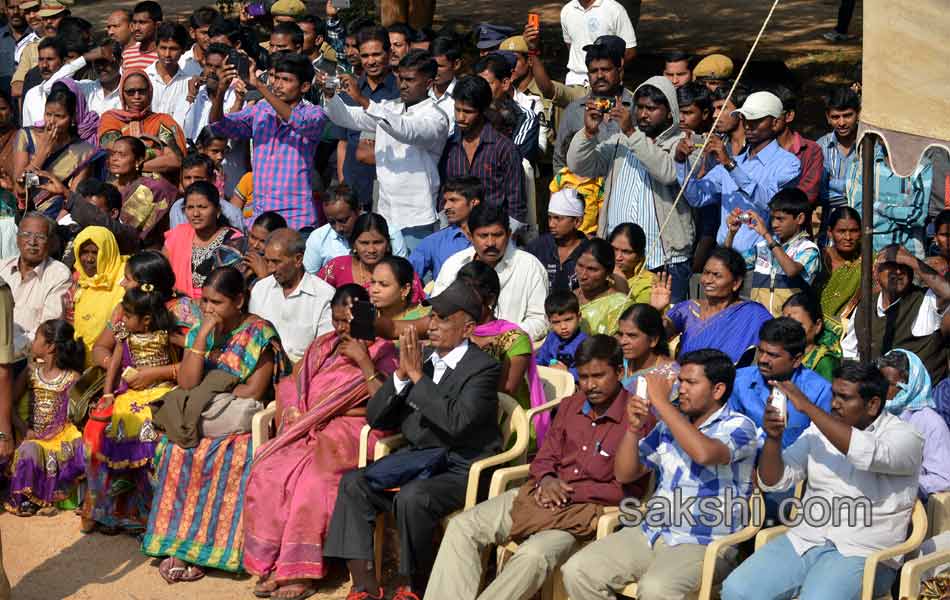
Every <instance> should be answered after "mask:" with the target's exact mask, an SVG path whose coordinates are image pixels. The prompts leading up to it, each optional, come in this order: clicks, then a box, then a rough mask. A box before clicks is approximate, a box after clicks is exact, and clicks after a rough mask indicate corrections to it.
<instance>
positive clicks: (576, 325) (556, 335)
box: [534, 290, 587, 382]
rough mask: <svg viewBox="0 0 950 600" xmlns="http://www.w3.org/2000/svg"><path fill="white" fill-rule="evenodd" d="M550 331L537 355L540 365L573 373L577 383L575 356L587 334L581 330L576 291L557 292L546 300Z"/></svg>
mask: <svg viewBox="0 0 950 600" xmlns="http://www.w3.org/2000/svg"><path fill="white" fill-rule="evenodd" d="M544 312H545V314H546V315H547V317H548V323H549V324H550V326H551V331H550V332H548V336H547V337H546V338H544V343H543V344H542V345H541V347H540V348H539V349H538V351H537V352H536V353H535V355H534V360H535V362H537V364H538V365H539V366H542V367H552V368H554V369H561V370H565V371H570V372H571V375H573V376H574V381H575V382H577V369H576V368H575V367H574V354H575V353H576V352H577V348H578V346H580V345H581V342H583V341H584V340H586V339H587V334H586V333H584V332H583V331H581V305H580V303H579V302H578V301H577V296H575V295H574V292H571V291H568V290H554V291H553V292H551V293H550V295H548V297H547V298H546V299H545V300H544Z"/></svg>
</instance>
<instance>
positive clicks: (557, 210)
mask: <svg viewBox="0 0 950 600" xmlns="http://www.w3.org/2000/svg"><path fill="white" fill-rule="evenodd" d="M548 213H549V214H552V215H557V216H559V217H576V218H580V217H583V216H584V203H583V202H582V201H581V199H580V198H578V197H577V190H575V189H573V188H564V189H561V190H558V191H556V192H554V193H553V194H551V201H550V202H549V203H548Z"/></svg>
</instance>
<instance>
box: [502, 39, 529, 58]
mask: <svg viewBox="0 0 950 600" xmlns="http://www.w3.org/2000/svg"><path fill="white" fill-rule="evenodd" d="M498 49H499V50H506V51H508V52H520V53H522V54H527V53H528V42H526V41H525V39H524V36H523V35H513V36H511V37H510V38H508V39H507V40H505V41H503V42H502V43H501V46H499V47H498Z"/></svg>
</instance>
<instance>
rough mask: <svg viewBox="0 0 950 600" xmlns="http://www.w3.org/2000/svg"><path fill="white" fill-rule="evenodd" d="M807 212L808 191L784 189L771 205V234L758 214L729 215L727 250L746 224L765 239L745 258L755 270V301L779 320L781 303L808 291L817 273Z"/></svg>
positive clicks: (815, 248) (816, 254)
mask: <svg viewBox="0 0 950 600" xmlns="http://www.w3.org/2000/svg"><path fill="white" fill-rule="evenodd" d="M808 212H809V204H808V197H807V196H806V195H805V192H803V191H801V190H800V189H798V188H784V189H781V190H779V191H778V193H777V194H775V196H773V197H772V201H771V202H769V220H770V221H771V224H772V231H771V232H769V230H768V228H766V226H765V223H763V222H762V219H761V218H760V217H759V216H758V215H757V214H756V213H755V211H748V212H742V210H740V209H738V208H736V209H735V210H733V211H732V213H731V214H730V215H729V219H728V226H729V232H728V233H727V234H726V240H725V245H726V246H727V247H730V248H731V247H732V240H733V238H734V237H735V235H736V233H737V232H738V231H739V228H740V227H742V226H743V225H744V226H746V227H749V228H751V229H753V230H754V231H755V232H756V233H758V234H759V235H760V236H762V239H761V240H759V242H757V243H756V244H755V246H753V247H752V248H749V249H748V250H747V251H746V252H745V253H743V256H744V257H745V260H746V266H747V267H748V268H749V270H751V271H752V294H751V298H752V300H754V301H756V302H759V303H761V304H762V305H763V306H765V308H767V309H768V310H769V312H771V313H772V315H774V316H776V317H779V316H781V313H782V304H784V303H785V301H786V300H788V298H789V297H790V296H792V295H793V294H797V293H798V292H800V291H802V290H803V289H808V288H809V287H810V286H811V284H812V283H813V282H814V281H815V276H816V275H817V274H818V268H819V266H820V264H821V261H820V254H819V252H818V246H817V245H816V244H815V242H813V241H811V238H809V237H808V232H807V231H805V222H806V219H807V218H808ZM773 236H774V237H773Z"/></svg>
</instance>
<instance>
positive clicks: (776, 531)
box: [755, 525, 788, 550]
mask: <svg viewBox="0 0 950 600" xmlns="http://www.w3.org/2000/svg"><path fill="white" fill-rule="evenodd" d="M786 531H788V527H787V526H785V525H776V526H775V527H769V528H767V529H763V530H761V531H759V533H757V534H756V536H755V549H756V550H758V549H759V548H761V547H762V546H764V545H766V544H768V543H769V542H771V541H772V540H773V539H775V538H777V537H778V536H780V535H782V534H783V533H785V532H786Z"/></svg>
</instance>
